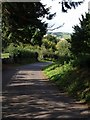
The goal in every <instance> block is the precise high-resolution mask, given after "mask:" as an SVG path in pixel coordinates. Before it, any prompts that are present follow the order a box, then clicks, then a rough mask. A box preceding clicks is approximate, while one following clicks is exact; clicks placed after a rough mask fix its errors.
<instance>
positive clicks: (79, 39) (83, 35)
mask: <svg viewBox="0 0 90 120" xmlns="http://www.w3.org/2000/svg"><path fill="white" fill-rule="evenodd" d="M71 48H72V49H71V51H72V53H73V54H75V55H76V56H78V55H81V54H90V14H88V13H86V15H85V17H84V16H83V15H82V20H81V19H80V25H76V26H74V33H73V34H72V36H71Z"/></svg>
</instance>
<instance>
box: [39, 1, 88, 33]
mask: <svg viewBox="0 0 90 120" xmlns="http://www.w3.org/2000/svg"><path fill="white" fill-rule="evenodd" d="M59 1H61V0H54V1H52V0H41V2H42V3H43V4H47V7H49V6H52V8H51V10H50V11H51V12H52V13H54V12H56V13H57V14H56V16H55V17H54V19H52V20H47V21H46V22H47V23H49V26H51V25H53V24H55V26H54V27H52V29H53V28H55V27H58V26H60V25H62V24H63V23H65V24H64V26H63V27H61V28H59V29H56V30H54V31H53V32H69V33H72V32H73V28H72V26H74V25H76V24H79V18H81V14H83V15H85V12H88V1H90V0H85V2H84V3H83V4H81V5H80V6H78V7H77V8H76V9H71V10H68V13H62V11H61V4H58V2H59ZM74 1H75V0H74Z"/></svg>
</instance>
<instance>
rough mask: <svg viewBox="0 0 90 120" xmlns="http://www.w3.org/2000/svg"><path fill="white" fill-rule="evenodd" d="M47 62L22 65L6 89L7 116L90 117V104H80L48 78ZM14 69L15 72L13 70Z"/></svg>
mask: <svg viewBox="0 0 90 120" xmlns="http://www.w3.org/2000/svg"><path fill="white" fill-rule="evenodd" d="M42 67H43V63H41V64H40V63H39V64H38V63H37V64H33V65H27V66H23V67H18V68H17V71H16V72H15V74H12V77H11V76H9V77H10V78H9V77H8V82H7V84H6V85H5V87H4V89H3V102H2V116H3V120H4V119H23V118H24V119H30V118H53V119H56V118H57V119H59V118H68V119H70V118H89V114H88V108H87V106H83V105H80V104H77V103H76V102H75V100H74V99H70V98H69V97H68V96H67V94H66V93H64V92H62V91H61V92H60V91H59V90H58V89H57V88H56V87H55V86H54V85H53V84H51V83H50V82H49V81H48V80H47V79H45V78H44V76H43V74H42V72H41V68H42ZM13 72H14V71H13Z"/></svg>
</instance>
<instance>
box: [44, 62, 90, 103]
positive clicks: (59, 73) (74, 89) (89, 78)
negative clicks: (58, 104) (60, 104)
mask: <svg viewBox="0 0 90 120" xmlns="http://www.w3.org/2000/svg"><path fill="white" fill-rule="evenodd" d="M43 71H44V73H45V75H46V76H47V77H48V78H49V79H50V80H51V81H53V82H54V83H55V84H56V85H57V86H58V87H59V88H60V89H62V90H65V91H67V92H68V94H69V95H71V96H73V97H74V98H76V99H78V100H80V101H83V102H86V103H88V104H90V74H89V73H90V69H86V68H82V69H81V68H78V67H74V66H73V64H72V63H71V62H69V63H64V64H63V65H62V64H60V63H53V64H52V65H49V66H48V67H45V68H44V70H43Z"/></svg>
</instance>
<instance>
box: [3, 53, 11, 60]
mask: <svg viewBox="0 0 90 120" xmlns="http://www.w3.org/2000/svg"><path fill="white" fill-rule="evenodd" d="M1 58H2V59H3V58H9V53H1Z"/></svg>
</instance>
